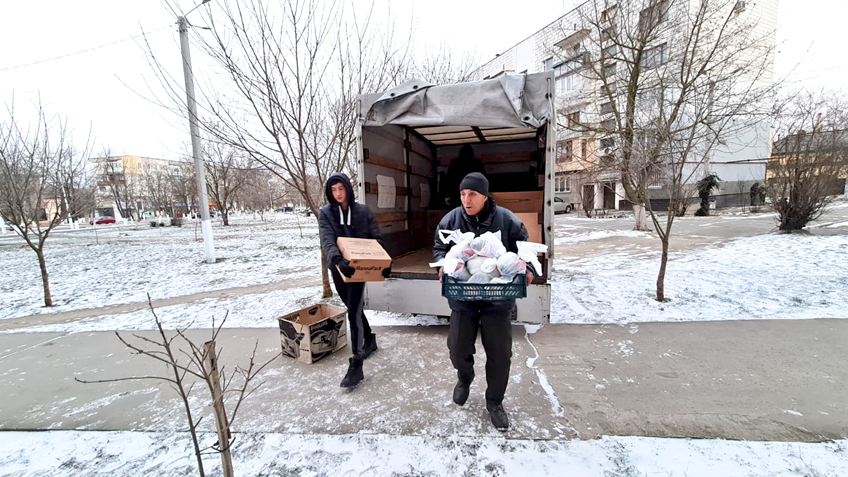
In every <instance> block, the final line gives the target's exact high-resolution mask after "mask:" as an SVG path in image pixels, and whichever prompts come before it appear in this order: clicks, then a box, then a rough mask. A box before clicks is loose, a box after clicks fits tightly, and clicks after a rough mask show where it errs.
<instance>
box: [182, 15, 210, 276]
mask: <svg viewBox="0 0 848 477" xmlns="http://www.w3.org/2000/svg"><path fill="white" fill-rule="evenodd" d="M209 1H210V0H203V2H201V3H200V5H197V6H196V7H194V8H192V9H191V10H190V11H189V12H188V13H186V14H185V15H183V16H181V17H177V25H178V29H179V32H180V50H181V51H182V56H183V74H184V75H185V87H186V103H187V105H188V124H189V129H190V130H191V154H192V156H193V158H194V167H195V169H196V171H197V195H198V202H200V204H198V207H199V208H200V218H201V227H200V228H201V231H202V232H203V249H204V251H205V253H206V263H215V245H214V243H213V241H212V222H211V220H210V218H209V198H208V197H207V195H206V170H205V168H204V166H203V157H202V156H201V153H200V127H199V126H198V124H197V103H196V102H195V100H194V75H193V74H192V71H191V53H190V52H189V43H188V27H189V24H188V21H186V16H188V14H189V13H191V12H193V11H195V10H197V8H198V7H200V6H201V5H204V4H206V3H209Z"/></svg>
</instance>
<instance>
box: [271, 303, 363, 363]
mask: <svg viewBox="0 0 848 477" xmlns="http://www.w3.org/2000/svg"><path fill="white" fill-rule="evenodd" d="M346 314H347V310H346V309H345V308H341V307H338V306H333V305H325V304H319V305H315V306H311V307H308V308H304V309H302V310H298V311H295V312H294V313H289V314H288V315H285V316H281V317H279V318H277V321H278V322H279V325H280V341H281V343H282V345H283V354H284V355H286V356H291V357H292V358H296V359H297V360H298V361H300V362H303V363H306V364H312V363H314V362H316V361H318V360H319V359H321V358H323V357H325V356H327V355H329V354H331V353H333V352H335V351H338V350H340V349H342V348H344V347H345V345H347V328H346V327H345V315H346Z"/></svg>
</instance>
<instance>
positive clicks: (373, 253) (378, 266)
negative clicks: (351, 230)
mask: <svg viewBox="0 0 848 477" xmlns="http://www.w3.org/2000/svg"><path fill="white" fill-rule="evenodd" d="M336 245H337V246H338V247H339V251H340V252H341V253H342V257H344V258H345V259H346V260H348V261H350V266H351V267H353V269H354V270H355V272H354V273H353V276H352V277H350V278H347V277H345V276H344V275H342V280H344V281H345V282H381V281H383V280H384V278H383V269H384V268H388V267H390V266H392V257H390V256H389V254H388V253H386V251H385V250H383V247H381V246H380V244H379V242H377V241H376V240H374V239H359V238H350V237H339V238H338V239H337V240H336Z"/></svg>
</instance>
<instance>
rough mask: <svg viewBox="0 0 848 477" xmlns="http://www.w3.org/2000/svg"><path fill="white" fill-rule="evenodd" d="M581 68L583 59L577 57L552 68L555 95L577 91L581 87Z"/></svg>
mask: <svg viewBox="0 0 848 477" xmlns="http://www.w3.org/2000/svg"><path fill="white" fill-rule="evenodd" d="M582 66H583V57H582V56H579V55H578V57H576V58H572V59H571V60H568V61H565V62H563V63H561V64H559V65H557V66H556V67H555V68H554V76H555V77H556V89H557V95H563V94H565V93H567V92H570V91H577V90H579V89H580V88H582V87H583V77H582V76H581V75H580V71H579V70H580V68H581V67H582Z"/></svg>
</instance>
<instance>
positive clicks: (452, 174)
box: [443, 144, 485, 208]
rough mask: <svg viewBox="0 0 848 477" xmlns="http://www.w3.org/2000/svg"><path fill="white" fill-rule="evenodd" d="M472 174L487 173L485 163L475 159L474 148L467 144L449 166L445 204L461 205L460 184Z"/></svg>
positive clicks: (446, 178)
mask: <svg viewBox="0 0 848 477" xmlns="http://www.w3.org/2000/svg"><path fill="white" fill-rule="evenodd" d="M472 172H479V173H481V174H483V173H485V170H484V169H483V162H482V161H480V159H477V158H476V157H474V148H473V147H471V145H470V144H465V145H464V146H462V147H461V148H460V149H459V156H458V157H456V158H454V160H452V161H451V163H450V166H448V173H447V175H446V176H445V186H444V189H443V190H445V191H446V197H445V204H446V205H447V206H448V207H451V208H453V207H459V206H460V205H462V204H461V201H460V197H459V183H460V182H461V181H462V179H463V178H465V176H467V175H468V174H471V173H472Z"/></svg>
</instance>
